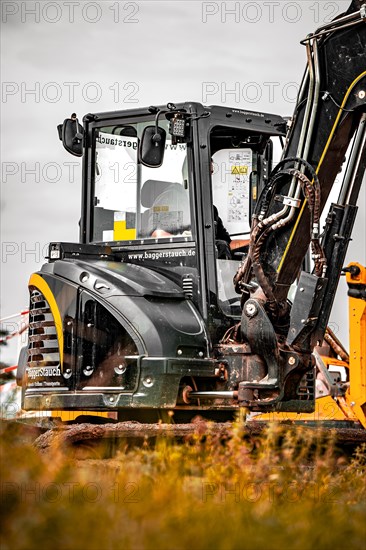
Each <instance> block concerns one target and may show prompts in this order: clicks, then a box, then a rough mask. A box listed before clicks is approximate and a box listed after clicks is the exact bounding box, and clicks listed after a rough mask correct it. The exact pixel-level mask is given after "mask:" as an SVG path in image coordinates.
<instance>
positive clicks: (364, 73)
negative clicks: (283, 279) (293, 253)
mask: <svg viewBox="0 0 366 550" xmlns="http://www.w3.org/2000/svg"><path fill="white" fill-rule="evenodd" d="M364 76H366V71H364V72H363V73H361V74H360V75H358V77H357V78H355V80H354V81H353V82H352V84H351V86H350V87H349V88H348V90H347V92H346V94H345V96H344V98H343V101H342V104H341V107H340V109H339V111H338V115H337V118H336V120H335V122H334V124H333V128H332V131H331V133H330V134H329V138H328V141H327V143H326V145H325V147H324V150H323V153H322V156H321V157H320V160H319V164H318V167H317V169H316V173H317V174H318V172H319V170H320V167H321V165H322V163H323V160H324V158H325V155H326V154H327V151H328V149H329V145H330V143H331V141H332V139H333V136H334V133H335V131H336V128H337V126H338V122H339V119H340V117H341V114H342V111H343V108H344V105H345V104H346V102H347V99H348V98H349V95H350V93H351V91H352V89H353V88H354V86H355V85H356V84H357V83H358V81H359V80H361V78H363V77H364ZM305 206H306V199H305V200H304V202H303V205H302V207H301V210H300V214H299V216H298V217H297V220H296V223H295V225H294V227H293V230H292V233H291V235H290V237H289V240H288V242H287V246H286V248H285V251H284V253H283V256H282V258H281V262H280V264H279V266H278V268H277V273H279V272H280V271H281V269H282V266H283V263H284V261H285V258H286V256H287V253H288V251H289V248H290V246H291V243H292V241H293V238H294V236H295V233H296V229H297V227H298V225H299V223H300V220H301V216H302V214H303V212H304V208H305Z"/></svg>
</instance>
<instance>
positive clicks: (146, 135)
mask: <svg viewBox="0 0 366 550" xmlns="http://www.w3.org/2000/svg"><path fill="white" fill-rule="evenodd" d="M165 140H166V131H165V130H164V128H160V126H155V125H154V126H146V128H145V129H144V131H143V134H142V138H141V142H140V151H139V153H140V154H139V157H140V162H141V164H143V165H144V166H148V167H149V168H158V167H159V166H161V165H162V164H163V160H164V153H165Z"/></svg>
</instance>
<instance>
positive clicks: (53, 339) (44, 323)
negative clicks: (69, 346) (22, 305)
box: [28, 290, 60, 367]
mask: <svg viewBox="0 0 366 550" xmlns="http://www.w3.org/2000/svg"><path fill="white" fill-rule="evenodd" d="M28 341H29V344H28V366H29V367H51V366H58V365H59V364H60V350H59V347H58V340H57V332H56V325H55V320H54V318H53V315H52V313H51V309H50V306H49V304H48V302H47V300H46V299H45V297H44V296H43V294H42V293H41V292H39V290H33V291H32V293H31V296H30V308H29V337H28Z"/></svg>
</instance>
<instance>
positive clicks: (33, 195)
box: [0, 0, 365, 360]
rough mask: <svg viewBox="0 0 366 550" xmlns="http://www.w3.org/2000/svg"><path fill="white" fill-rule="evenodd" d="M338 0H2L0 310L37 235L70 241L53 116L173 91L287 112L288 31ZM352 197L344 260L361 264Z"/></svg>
mask: <svg viewBox="0 0 366 550" xmlns="http://www.w3.org/2000/svg"><path fill="white" fill-rule="evenodd" d="M349 3H350V2H349V0H344V1H337V2H320V1H313V0H309V1H303V0H302V1H300V2H287V1H284V0H280V1H273V2H272V1H260V2H199V1H185V2H180V1H172V2H168V1H166V2H161V1H151V0H149V1H139V0H137V1H136V2H122V1H121V2H116V1H114V2H109V1H103V2H88V1H65V2H63V1H58V2H51V1H50V2H47V1H42V2H5V1H4V2H2V6H1V9H2V14H1V25H2V36H1V64H2V75H1V76H2V102H1V111H2V112H1V118H2V129H1V137H2V139H1V160H2V190H1V240H2V261H1V275H2V276H1V298H0V300H1V302H0V304H1V311H2V314H1V315H2V316H5V315H9V314H11V313H14V312H17V311H20V310H21V309H23V308H27V307H28V291H27V282H28V279H29V276H30V274H31V273H32V272H34V271H35V270H37V269H38V268H39V267H40V265H41V264H42V263H43V260H42V255H43V251H44V250H45V249H46V245H47V243H48V242H49V241H59V240H62V241H77V240H78V220H79V217H80V193H81V168H80V161H79V159H77V158H76V157H71V156H70V155H68V154H67V153H66V151H64V149H63V148H62V145H61V142H60V141H59V140H58V136H57V132H56V126H57V124H59V123H61V122H62V121H63V120H64V118H66V117H68V116H69V115H70V114H71V113H72V112H74V111H76V112H77V114H78V115H79V117H80V118H82V116H83V115H84V114H85V113H87V112H93V111H95V112H97V111H103V110H116V109H123V108H131V107H137V106H141V107H143V106H147V105H151V104H164V103H166V102H168V101H172V102H178V101H183V100H193V101H201V102H203V103H206V104H211V105H212V104H219V105H227V106H232V107H236V106H240V107H245V108H251V109H254V110H259V111H267V112H276V113H278V114H282V115H290V114H292V111H293V108H294V99H295V95H296V87H297V84H298V83H299V81H300V80H301V77H302V74H303V71H304V66H305V50H304V47H303V46H301V45H300V44H299V41H300V40H301V39H302V38H304V37H305V36H306V34H308V33H309V32H311V31H312V30H314V29H315V28H316V27H317V26H319V25H320V24H321V23H323V22H325V21H328V20H329V19H332V18H333V17H335V16H336V15H337V14H339V13H341V12H342V11H344V10H345V9H347V7H348V5H349ZM362 197H363V198H362V200H361V203H362V204H361V210H362V213H361V215H360V216H359V218H358V220H357V223H356V228H355V235H356V239H355V241H354V242H353V243H351V246H350V251H349V254H348V259H349V260H351V259H352V260H357V261H359V262H360V263H365V199H364V189H363V193H362ZM346 303H347V300H346V288H345V285H344V284H342V286H341V288H340V290H339V297H338V299H337V305H336V307H335V310H334V312H333V314H332V324H333V328H335V330H336V331H337V332H338V334H340V335H341V337H342V338H345V339H346V337H347V309H346V308H347V306H346ZM7 328H10V329H11V328H12V327H11V325H9V324H8V325H7ZM14 353H15V352H14V347H11V348H9V350H8V351H7V352H6V354H5V357H4V358H5V359H9V357H11V356H13V357H12V360H15V357H14ZM9 360H10V359H9Z"/></svg>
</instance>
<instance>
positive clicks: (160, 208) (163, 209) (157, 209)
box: [153, 206, 169, 212]
mask: <svg viewBox="0 0 366 550" xmlns="http://www.w3.org/2000/svg"><path fill="white" fill-rule="evenodd" d="M153 212H169V206H154V207H153Z"/></svg>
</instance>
